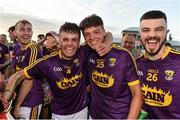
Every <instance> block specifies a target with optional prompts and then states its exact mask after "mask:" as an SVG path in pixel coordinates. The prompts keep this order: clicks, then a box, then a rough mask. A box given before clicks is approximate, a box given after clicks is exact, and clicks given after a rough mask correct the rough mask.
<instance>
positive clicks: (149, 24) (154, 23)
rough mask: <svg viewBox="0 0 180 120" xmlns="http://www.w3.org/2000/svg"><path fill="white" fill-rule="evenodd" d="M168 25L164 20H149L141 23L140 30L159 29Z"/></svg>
mask: <svg viewBox="0 0 180 120" xmlns="http://www.w3.org/2000/svg"><path fill="white" fill-rule="evenodd" d="M166 26H167V23H166V21H165V20H164V19H162V18H160V19H147V20H142V21H141V23H140V28H157V27H166Z"/></svg>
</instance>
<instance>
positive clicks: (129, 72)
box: [125, 53, 140, 86]
mask: <svg viewBox="0 0 180 120" xmlns="http://www.w3.org/2000/svg"><path fill="white" fill-rule="evenodd" d="M125 58H126V63H125V64H126V68H125V73H126V74H125V78H126V80H127V82H128V86H132V85H136V84H139V83H140V82H139V77H138V75H137V65H136V62H135V60H134V58H133V56H132V54H131V53H128V54H126V57H125Z"/></svg>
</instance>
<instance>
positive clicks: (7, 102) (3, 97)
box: [2, 93, 10, 110]
mask: <svg viewBox="0 0 180 120" xmlns="http://www.w3.org/2000/svg"><path fill="white" fill-rule="evenodd" d="M2 104H3V106H4V108H5V110H7V109H8V108H9V105H10V102H9V101H8V99H7V97H6V95H5V93H3V95H2Z"/></svg>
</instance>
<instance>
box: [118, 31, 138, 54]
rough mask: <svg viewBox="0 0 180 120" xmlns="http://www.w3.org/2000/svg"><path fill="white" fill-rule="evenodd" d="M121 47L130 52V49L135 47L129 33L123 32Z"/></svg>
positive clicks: (132, 37) (133, 39)
mask: <svg viewBox="0 0 180 120" xmlns="http://www.w3.org/2000/svg"><path fill="white" fill-rule="evenodd" d="M121 45H122V47H123V48H126V49H127V50H129V51H130V52H131V50H132V49H133V48H134V47H135V38H134V36H133V35H131V34H125V35H124V36H123V38H122V43H121Z"/></svg>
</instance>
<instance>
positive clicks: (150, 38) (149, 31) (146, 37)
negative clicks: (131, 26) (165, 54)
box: [140, 18, 168, 56]
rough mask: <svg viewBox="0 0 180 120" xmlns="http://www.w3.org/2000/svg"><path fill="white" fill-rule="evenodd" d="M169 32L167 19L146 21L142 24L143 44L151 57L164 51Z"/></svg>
mask: <svg viewBox="0 0 180 120" xmlns="http://www.w3.org/2000/svg"><path fill="white" fill-rule="evenodd" d="M167 33H168V30H167V23H166V21H165V19H163V18H159V19H146V20H142V21H141V23H140V35H141V42H142V45H143V46H144V48H145V50H146V52H147V53H148V55H150V56H155V55H157V54H158V53H160V52H162V51H164V50H163V49H162V48H164V43H165V41H166V36H167Z"/></svg>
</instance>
